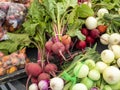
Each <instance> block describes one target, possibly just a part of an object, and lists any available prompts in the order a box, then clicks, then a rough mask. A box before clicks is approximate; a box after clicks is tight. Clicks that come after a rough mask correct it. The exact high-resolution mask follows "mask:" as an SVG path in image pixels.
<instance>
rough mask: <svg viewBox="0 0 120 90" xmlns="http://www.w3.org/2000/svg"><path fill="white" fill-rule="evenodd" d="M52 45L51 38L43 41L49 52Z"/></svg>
mask: <svg viewBox="0 0 120 90" xmlns="http://www.w3.org/2000/svg"><path fill="white" fill-rule="evenodd" d="M52 45H53V42H52V41H51V40H49V41H47V42H46V43H45V48H46V49H47V51H48V52H51V47H52Z"/></svg>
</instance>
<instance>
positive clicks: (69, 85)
mask: <svg viewBox="0 0 120 90" xmlns="http://www.w3.org/2000/svg"><path fill="white" fill-rule="evenodd" d="M71 86H72V82H68V83H67V84H66V85H65V86H64V88H63V90H69V89H70V87H71Z"/></svg>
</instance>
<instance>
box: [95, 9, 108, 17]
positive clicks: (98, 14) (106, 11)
mask: <svg viewBox="0 0 120 90" xmlns="http://www.w3.org/2000/svg"><path fill="white" fill-rule="evenodd" d="M105 13H109V12H108V10H107V9H106V8H101V9H99V10H98V12H97V16H98V17H100V18H102V17H103V16H104V14H105Z"/></svg>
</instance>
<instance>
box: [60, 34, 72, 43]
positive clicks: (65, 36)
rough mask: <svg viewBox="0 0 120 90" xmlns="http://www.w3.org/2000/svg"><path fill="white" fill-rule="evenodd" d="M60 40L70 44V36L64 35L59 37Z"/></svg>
mask: <svg viewBox="0 0 120 90" xmlns="http://www.w3.org/2000/svg"><path fill="white" fill-rule="evenodd" d="M61 42H62V43H63V44H64V45H68V44H69V45H70V43H71V37H70V36H69V35H64V36H62V37H61Z"/></svg>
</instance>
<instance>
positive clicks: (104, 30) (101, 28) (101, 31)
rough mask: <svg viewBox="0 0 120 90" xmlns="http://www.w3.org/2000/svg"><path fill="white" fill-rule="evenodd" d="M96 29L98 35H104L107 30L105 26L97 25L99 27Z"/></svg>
mask: <svg viewBox="0 0 120 90" xmlns="http://www.w3.org/2000/svg"><path fill="white" fill-rule="evenodd" d="M97 29H98V30H99V32H100V33H105V32H106V30H107V26H106V25H99V26H97Z"/></svg>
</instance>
